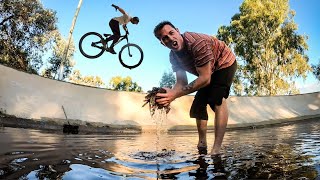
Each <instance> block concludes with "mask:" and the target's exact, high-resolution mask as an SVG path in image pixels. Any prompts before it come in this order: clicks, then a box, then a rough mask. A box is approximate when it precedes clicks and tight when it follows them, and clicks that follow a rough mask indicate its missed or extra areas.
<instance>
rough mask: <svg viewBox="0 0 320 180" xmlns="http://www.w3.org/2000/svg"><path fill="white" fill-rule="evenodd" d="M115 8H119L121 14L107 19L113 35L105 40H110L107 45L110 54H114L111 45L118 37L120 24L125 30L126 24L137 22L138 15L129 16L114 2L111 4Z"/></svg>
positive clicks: (112, 45)
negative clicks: (108, 45)
mask: <svg viewBox="0 0 320 180" xmlns="http://www.w3.org/2000/svg"><path fill="white" fill-rule="evenodd" d="M111 6H112V7H114V8H115V9H116V10H119V11H120V12H121V13H122V14H123V15H122V16H119V17H114V18H112V19H111V20H110V21H109V26H110V28H111V30H112V33H113V35H111V36H110V37H108V38H107V39H106V41H107V42H108V41H111V40H113V41H112V44H111V46H110V47H109V52H110V53H112V54H116V52H115V51H114V49H113V47H114V44H115V43H116V42H118V40H119V39H120V35H121V34H120V24H121V25H122V27H123V29H124V30H125V31H126V32H127V24H128V23H129V22H131V23H132V24H138V23H139V18H138V17H131V16H129V14H128V13H126V12H125V11H124V10H123V9H122V8H120V7H119V6H116V5H114V4H112V5H111ZM104 36H108V35H107V34H104Z"/></svg>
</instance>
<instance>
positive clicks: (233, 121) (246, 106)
mask: <svg viewBox="0 0 320 180" xmlns="http://www.w3.org/2000/svg"><path fill="white" fill-rule="evenodd" d="M0 74H1V76H0V112H2V113H4V114H8V115H13V116H15V117H17V118H21V119H26V120H34V121H36V122H42V123H43V122H46V121H47V123H49V122H51V121H56V122H59V123H60V124H61V123H63V122H64V123H66V122H67V121H64V120H66V119H67V120H68V121H74V122H77V123H79V124H80V125H82V126H85V124H94V123H96V124H97V127H99V126H100V125H98V124H99V123H100V124H101V125H102V126H108V127H114V129H118V128H120V129H121V128H122V129H123V128H133V129H138V130H139V131H151V130H156V129H157V123H158V122H161V124H162V126H163V127H165V128H166V129H167V130H179V129H183V127H186V128H185V129H186V130H187V129H190V128H189V127H192V128H195V127H196V123H195V120H194V119H192V118H190V117H189V108H190V106H191V104H192V101H193V99H194V96H191V95H189V96H183V97H181V98H179V99H177V100H175V101H173V102H172V103H171V111H170V112H169V114H168V115H167V117H163V116H156V117H154V118H151V117H150V113H149V110H148V107H144V108H142V107H141V106H142V104H143V101H144V97H145V95H146V94H144V93H135V92H123V91H122V92H120V91H111V90H106V89H101V88H92V87H87V86H82V85H75V84H72V83H68V82H61V81H56V80H51V79H47V78H43V77H41V76H38V75H32V74H28V73H24V72H20V71H17V70H14V69H12V68H8V67H5V66H2V65H0ZM227 103H228V107H229V122H228V128H232V127H238V128H241V127H251V126H252V127H253V126H255V125H260V124H268V123H277V122H278V121H286V120H288V121H290V120H294V119H303V118H304V117H313V116H317V115H319V114H320V92H315V93H309V94H299V95H291V96H271V97H237V96H231V97H229V98H228V100H227ZM64 112H65V113H66V116H65V114H64ZM208 113H209V122H208V124H209V126H210V127H212V126H213V125H214V124H213V122H214V121H213V119H214V112H213V111H212V110H211V109H210V108H209V107H208ZM11 120H13V119H11ZM192 128H191V129H192Z"/></svg>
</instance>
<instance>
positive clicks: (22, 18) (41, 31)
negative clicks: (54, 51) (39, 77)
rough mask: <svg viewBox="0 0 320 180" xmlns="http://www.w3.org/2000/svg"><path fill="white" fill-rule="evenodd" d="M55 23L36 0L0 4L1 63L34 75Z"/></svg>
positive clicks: (47, 11) (53, 14)
mask: <svg viewBox="0 0 320 180" xmlns="http://www.w3.org/2000/svg"><path fill="white" fill-rule="evenodd" d="M56 21H57V20H56V17H55V12H53V11H52V10H48V9H45V8H44V7H43V6H42V4H41V2H40V1H39V0H0V51H1V52H0V63H1V64H5V65H7V66H10V67H13V68H15V69H18V70H22V71H26V72H30V73H37V71H38V70H39V68H40V67H41V66H42V64H43V62H42V58H41V57H42V55H43V53H44V52H45V51H46V48H47V46H46V45H48V44H50V41H51V40H52V38H51V37H52V35H51V33H52V32H53V31H54V30H56Z"/></svg>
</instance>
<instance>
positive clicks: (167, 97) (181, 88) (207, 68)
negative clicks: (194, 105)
mask: <svg viewBox="0 0 320 180" xmlns="http://www.w3.org/2000/svg"><path fill="white" fill-rule="evenodd" d="M197 71H198V74H199V77H198V78H197V79H195V80H194V81H192V82H191V83H189V84H188V80H187V75H186V72H185V71H178V72H177V73H176V76H177V83H176V84H175V86H174V87H173V88H172V89H168V88H165V89H166V91H167V93H158V94H157V96H158V97H160V98H159V99H158V100H157V102H158V103H159V104H162V105H164V106H167V105H169V104H170V103H171V102H172V101H173V100H175V99H176V98H178V97H181V96H184V95H187V94H190V93H192V92H195V91H197V90H198V89H200V88H203V87H206V86H207V85H209V84H210V80H211V74H212V71H211V65H210V63H209V62H208V63H206V64H205V65H203V66H201V67H197Z"/></svg>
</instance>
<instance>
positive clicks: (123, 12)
mask: <svg viewBox="0 0 320 180" xmlns="http://www.w3.org/2000/svg"><path fill="white" fill-rule="evenodd" d="M111 6H112V7H114V8H116V9H117V10H119V11H120V12H121V13H122V14H123V15H125V14H127V13H126V12H125V11H124V10H123V9H122V8H121V7H119V6H117V5H114V4H112V5H111Z"/></svg>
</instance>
